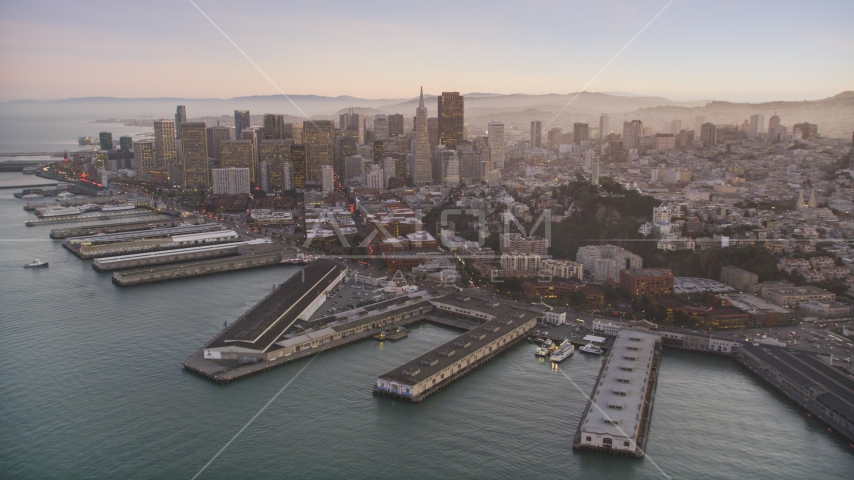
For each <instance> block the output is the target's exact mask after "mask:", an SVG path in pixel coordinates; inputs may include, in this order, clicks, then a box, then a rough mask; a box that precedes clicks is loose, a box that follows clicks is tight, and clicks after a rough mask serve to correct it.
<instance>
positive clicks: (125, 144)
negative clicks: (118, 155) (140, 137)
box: [119, 135, 133, 152]
mask: <svg viewBox="0 0 854 480" xmlns="http://www.w3.org/2000/svg"><path fill="white" fill-rule="evenodd" d="M119 148H121V149H122V150H124V151H125V152H127V151H130V150H133V137H131V136H130V135H122V136H121V137H119Z"/></svg>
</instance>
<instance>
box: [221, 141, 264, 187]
mask: <svg viewBox="0 0 854 480" xmlns="http://www.w3.org/2000/svg"><path fill="white" fill-rule="evenodd" d="M219 158H220V160H219V163H220V166H221V167H222V168H232V167H233V168H248V169H249V178H250V179H252V180H253V181H254V179H255V143H254V142H253V141H252V140H223V141H221V142H219Z"/></svg>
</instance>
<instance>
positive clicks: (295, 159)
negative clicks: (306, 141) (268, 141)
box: [291, 145, 306, 190]
mask: <svg viewBox="0 0 854 480" xmlns="http://www.w3.org/2000/svg"><path fill="white" fill-rule="evenodd" d="M291 164H292V165H293V167H294V189H297V190H303V189H305V172H306V169H305V145H291Z"/></svg>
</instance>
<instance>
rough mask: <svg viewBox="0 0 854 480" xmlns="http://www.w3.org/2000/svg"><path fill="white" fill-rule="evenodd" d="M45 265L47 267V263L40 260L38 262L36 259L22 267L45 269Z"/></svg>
mask: <svg viewBox="0 0 854 480" xmlns="http://www.w3.org/2000/svg"><path fill="white" fill-rule="evenodd" d="M47 265H48V262H42V261H41V260H39V259H38V258H37V259H35V260H33V261H32V262H30V263H28V264H26V265H24V268H46V267H47Z"/></svg>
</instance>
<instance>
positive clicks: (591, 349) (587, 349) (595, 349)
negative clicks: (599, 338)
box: [579, 342, 605, 355]
mask: <svg viewBox="0 0 854 480" xmlns="http://www.w3.org/2000/svg"><path fill="white" fill-rule="evenodd" d="M579 350H581V351H582V352H584V353H592V354H593V355H602V354H604V353H605V350H602V348H601V347H599V346H598V345H594V344H593V342H590V343H588V344H587V345H585V346H583V347H581V348H579Z"/></svg>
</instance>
